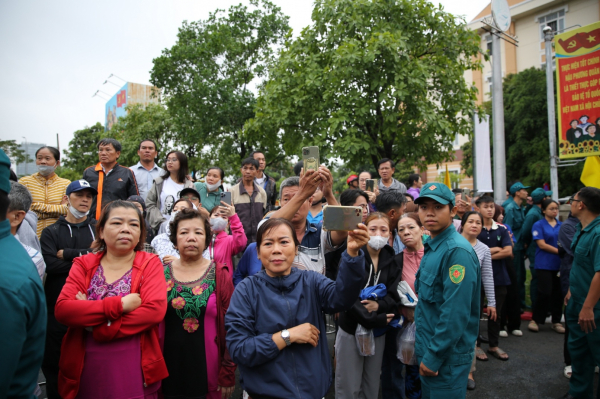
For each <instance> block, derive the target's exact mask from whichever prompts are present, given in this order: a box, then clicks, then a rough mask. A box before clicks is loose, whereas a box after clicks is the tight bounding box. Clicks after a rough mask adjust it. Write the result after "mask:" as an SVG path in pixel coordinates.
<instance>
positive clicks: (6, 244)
mask: <svg viewBox="0 0 600 399" xmlns="http://www.w3.org/2000/svg"><path fill="white" fill-rule="evenodd" d="M0 253H1V254H2V256H1V258H0V259H1V261H0V276H2V278H0V309H2V311H1V312H0V358H1V359H2V360H0V398H33V397H34V396H33V391H34V390H35V387H36V385H37V380H38V373H39V370H40V367H41V366H42V359H43V357H44V344H45V341H46V317H47V316H46V297H45V296H44V289H43V288H42V281H41V280H40V276H39V275H38V273H37V270H36V268H35V265H34V264H33V262H32V261H31V258H30V257H29V255H28V254H27V251H26V250H25V248H23V247H22V246H21V244H20V243H19V241H17V239H16V238H15V237H13V236H12V234H10V223H9V221H8V220H4V221H3V222H0Z"/></svg>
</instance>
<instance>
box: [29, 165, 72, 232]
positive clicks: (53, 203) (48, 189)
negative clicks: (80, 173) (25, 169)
mask: <svg viewBox="0 0 600 399" xmlns="http://www.w3.org/2000/svg"><path fill="white" fill-rule="evenodd" d="M19 183H21V184H22V185H24V186H25V187H27V189H28V190H29V192H30V193H31V196H32V197H33V203H32V204H31V210H32V211H34V212H35V213H36V215H37V217H38V224H37V236H38V238H39V237H40V236H41V235H42V230H44V228H46V227H47V226H50V225H51V224H54V223H56V221H57V220H58V217H59V216H60V215H66V214H67V205H61V204H60V203H61V202H62V199H63V196H64V195H65V193H66V191H67V186H68V185H69V184H71V181H70V180H67V179H63V178H62V177H58V175H57V174H56V173H55V174H54V175H53V176H52V177H51V178H49V179H46V178H45V177H44V176H42V175H40V174H39V173H34V174H32V175H31V176H24V177H22V178H21V180H19Z"/></svg>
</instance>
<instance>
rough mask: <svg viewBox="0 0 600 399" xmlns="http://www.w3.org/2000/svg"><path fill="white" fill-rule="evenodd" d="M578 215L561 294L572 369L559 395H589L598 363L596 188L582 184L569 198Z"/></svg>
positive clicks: (599, 227)
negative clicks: (568, 270) (564, 390)
mask: <svg viewBox="0 0 600 399" xmlns="http://www.w3.org/2000/svg"><path fill="white" fill-rule="evenodd" d="M571 214H572V215H573V216H575V217H576V218H577V219H579V223H578V224H577V226H576V227H575V235H574V236H573V242H572V243H571V250H572V251H573V266H572V269H571V276H570V282H569V292H568V293H567V296H566V297H565V303H566V305H567V309H566V312H565V319H566V322H567V326H568V327H569V338H568V341H567V345H568V348H569V353H570V354H571V366H572V367H573V373H572V374H571V379H570V381H569V393H567V394H566V395H565V396H564V397H563V398H565V399H566V398H592V397H593V395H594V385H593V384H594V366H599V365H600V330H598V328H597V327H598V325H600V190H599V189H597V188H594V187H585V188H582V189H581V190H580V191H579V192H578V193H577V194H575V195H574V196H573V198H571Z"/></svg>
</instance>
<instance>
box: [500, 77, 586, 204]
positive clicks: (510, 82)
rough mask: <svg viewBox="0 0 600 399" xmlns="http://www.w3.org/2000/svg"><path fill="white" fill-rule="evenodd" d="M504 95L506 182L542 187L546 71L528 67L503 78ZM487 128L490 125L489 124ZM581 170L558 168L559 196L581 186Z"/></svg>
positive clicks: (546, 174)
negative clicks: (519, 182)
mask: <svg viewBox="0 0 600 399" xmlns="http://www.w3.org/2000/svg"><path fill="white" fill-rule="evenodd" d="M555 87H556V84H555ZM503 92H504V125H505V135H506V148H507V151H506V180H507V182H509V181H513V180H519V181H521V182H523V184H525V185H528V186H532V187H541V186H542V185H543V184H544V183H549V182H550V145H549V139H548V104H547V98H546V72H545V71H544V70H541V69H537V68H530V69H526V70H524V71H522V72H519V73H518V74H511V75H509V76H507V77H506V78H505V79H504V84H503ZM555 123H556V121H555ZM490 126H493V125H492V122H490ZM492 142H493V141H492ZM582 170H583V162H581V163H579V164H578V165H576V166H568V167H561V168H558V187H559V195H560V196H561V197H564V196H567V195H570V194H572V193H574V192H576V191H577V190H578V189H580V188H581V187H582V183H581V182H580V180H579V178H580V176H581V171H582Z"/></svg>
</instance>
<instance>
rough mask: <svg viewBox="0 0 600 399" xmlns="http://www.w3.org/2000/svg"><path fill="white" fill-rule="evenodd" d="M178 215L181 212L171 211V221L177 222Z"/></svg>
mask: <svg viewBox="0 0 600 399" xmlns="http://www.w3.org/2000/svg"><path fill="white" fill-rule="evenodd" d="M177 213H179V211H171V220H175V216H176V215H177Z"/></svg>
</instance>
